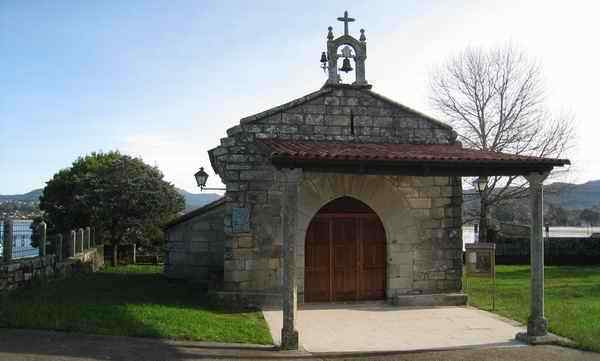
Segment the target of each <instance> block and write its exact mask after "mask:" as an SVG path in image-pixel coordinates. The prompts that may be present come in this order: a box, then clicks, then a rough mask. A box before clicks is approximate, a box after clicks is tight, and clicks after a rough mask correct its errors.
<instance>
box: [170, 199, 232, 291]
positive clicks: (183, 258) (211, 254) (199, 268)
mask: <svg viewBox="0 0 600 361" xmlns="http://www.w3.org/2000/svg"><path fill="white" fill-rule="evenodd" d="M224 213H225V205H224V203H223V202H222V201H217V202H216V203H215V202H213V204H210V205H207V206H205V207H203V208H201V209H198V210H195V211H193V212H191V213H189V214H187V215H184V218H183V219H180V220H176V222H175V223H171V225H170V226H168V228H167V230H166V235H167V256H166V259H165V266H164V267H165V269H164V273H165V275H166V276H167V277H171V278H184V279H188V280H191V281H195V282H199V283H203V284H205V285H206V286H207V287H210V288H220V287H222V283H223V267H224V266H223V260H224V258H223V252H224V239H225V233H224V230H223V217H224Z"/></svg>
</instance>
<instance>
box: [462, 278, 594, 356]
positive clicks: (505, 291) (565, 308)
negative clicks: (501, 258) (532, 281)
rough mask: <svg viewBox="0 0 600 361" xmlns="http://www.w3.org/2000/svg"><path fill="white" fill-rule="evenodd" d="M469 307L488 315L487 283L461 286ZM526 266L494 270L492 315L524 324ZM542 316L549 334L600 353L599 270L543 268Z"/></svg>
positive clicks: (472, 281) (469, 281) (474, 280)
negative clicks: (474, 307)
mask: <svg viewBox="0 0 600 361" xmlns="http://www.w3.org/2000/svg"><path fill="white" fill-rule="evenodd" d="M464 287H465V291H466V292H467V293H468V295H469V303H470V304H471V305H473V306H476V307H479V308H481V309H484V310H488V311H491V297H490V295H491V282H490V281H488V280H483V279H477V278H471V277H470V278H469V279H466V280H465V282H464ZM529 298H530V295H529V266H497V269H496V309H495V311H494V312H496V313H498V314H500V315H502V316H506V317H508V318H512V319H514V320H517V321H520V322H522V323H524V324H526V323H527V317H528V316H529ZM544 300H545V315H546V318H547V319H548V325H549V328H550V332H553V333H555V334H558V335H561V336H564V337H568V338H570V339H572V340H573V341H575V342H577V344H578V345H579V347H581V348H585V349H590V350H594V351H598V352H600V266H579V267H574V266H569V267H567V266H553V267H546V268H545V297H544Z"/></svg>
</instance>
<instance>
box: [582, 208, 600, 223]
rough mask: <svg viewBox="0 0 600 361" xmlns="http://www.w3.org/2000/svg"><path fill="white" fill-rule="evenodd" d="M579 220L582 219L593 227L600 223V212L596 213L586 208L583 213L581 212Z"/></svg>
mask: <svg viewBox="0 0 600 361" xmlns="http://www.w3.org/2000/svg"><path fill="white" fill-rule="evenodd" d="M579 218H581V219H582V220H583V221H584V222H585V223H586V224H588V225H589V226H592V227H593V226H594V225H595V224H598V222H600V212H596V211H594V210H592V209H589V208H586V209H584V210H583V211H581V214H580V215H579Z"/></svg>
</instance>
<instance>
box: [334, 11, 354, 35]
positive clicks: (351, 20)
mask: <svg viewBox="0 0 600 361" xmlns="http://www.w3.org/2000/svg"><path fill="white" fill-rule="evenodd" d="M337 19H338V21H343V22H344V35H348V23H351V22H353V21H354V20H355V19H353V18H349V17H348V11H344V17H343V18H337Z"/></svg>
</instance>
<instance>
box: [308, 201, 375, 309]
mask: <svg viewBox="0 0 600 361" xmlns="http://www.w3.org/2000/svg"><path fill="white" fill-rule="evenodd" d="M305 244H306V250H305V256H304V260H305V261H304V262H305V265H304V267H305V268H304V300H305V302H334V301H359V300H379V299H383V298H384V297H385V257H386V256H385V231H384V228H383V224H382V223H381V220H380V219H379V217H378V216H377V214H375V212H374V211H373V210H372V209H371V208H370V207H369V206H367V205H366V204H364V203H362V202H360V201H358V200H357V199H354V198H351V197H341V198H338V199H336V200H333V201H331V202H329V203H328V204H326V205H325V206H323V207H322V208H321V209H320V210H319V212H318V213H317V214H316V215H315V216H314V218H313V219H312V221H311V222H310V225H309V226H308V230H307V233H306V243H305Z"/></svg>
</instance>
